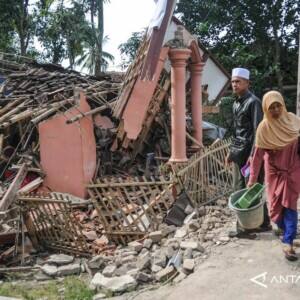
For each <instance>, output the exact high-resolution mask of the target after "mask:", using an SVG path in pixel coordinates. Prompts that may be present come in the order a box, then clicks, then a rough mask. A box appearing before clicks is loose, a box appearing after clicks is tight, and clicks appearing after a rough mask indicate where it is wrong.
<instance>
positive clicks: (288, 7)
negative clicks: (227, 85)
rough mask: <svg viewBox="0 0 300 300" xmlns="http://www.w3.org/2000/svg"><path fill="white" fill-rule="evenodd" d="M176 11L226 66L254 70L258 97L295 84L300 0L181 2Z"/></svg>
mask: <svg viewBox="0 0 300 300" xmlns="http://www.w3.org/2000/svg"><path fill="white" fill-rule="evenodd" d="M177 12H178V13H179V14H180V16H181V20H182V21H183V23H184V24H185V25H186V26H187V28H188V29H189V30H190V31H191V32H192V33H193V34H196V35H198V37H199V38H200V40H201V42H203V43H204V45H206V47H208V48H209V49H210V50H211V51H212V53H213V54H215V56H216V57H217V59H218V60H219V61H220V62H221V63H222V64H223V65H224V66H225V68H226V69H228V70H231V69H232V68H233V67H237V66H245V67H247V68H249V69H250V71H251V74H252V76H251V78H252V87H253V89H254V90H255V92H256V94H258V96H260V97H261V96H262V94H263V92H264V90H265V89H269V88H274V87H277V88H278V89H279V90H283V85H289V84H295V83H296V76H297V64H296V63H295V62H296V61H297V45H298V36H299V35H298V33H299V24H300V23H299V22H300V7H299V3H298V2H297V1H294V0H284V1H279V0H273V1H270V0H241V1H233V0H216V1H208V0H204V1H203V0H180V1H179V3H178V6H177ZM293 62H294V63H293Z"/></svg>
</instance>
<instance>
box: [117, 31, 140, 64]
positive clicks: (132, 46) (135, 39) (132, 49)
mask: <svg viewBox="0 0 300 300" xmlns="http://www.w3.org/2000/svg"><path fill="white" fill-rule="evenodd" d="M144 35H145V30H143V31H141V32H133V33H132V36H131V37H130V38H129V39H128V40H127V41H126V42H125V43H122V44H121V45H120V46H119V50H120V52H121V57H122V69H126V68H127V67H128V66H129V65H130V63H131V62H132V61H133V60H134V58H135V56H136V52H137V50H138V48H139V46H140V44H141V42H142V40H143V37H144Z"/></svg>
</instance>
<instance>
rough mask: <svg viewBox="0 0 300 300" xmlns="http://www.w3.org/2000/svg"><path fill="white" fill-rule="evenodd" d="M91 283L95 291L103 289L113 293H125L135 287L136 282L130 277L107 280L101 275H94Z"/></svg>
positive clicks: (124, 276)
mask: <svg viewBox="0 0 300 300" xmlns="http://www.w3.org/2000/svg"><path fill="white" fill-rule="evenodd" d="M91 283H92V285H94V286H95V287H96V288H97V289H105V290H109V291H112V292H114V293H116V292H125V291H126V290H128V289H132V288H134V287H136V285H137V282H136V280H135V279H134V278H133V277H132V276H130V275H123V276H119V277H112V278H107V277H105V276H103V275H102V274H101V273H96V274H95V276H94V278H93V279H92V282H91Z"/></svg>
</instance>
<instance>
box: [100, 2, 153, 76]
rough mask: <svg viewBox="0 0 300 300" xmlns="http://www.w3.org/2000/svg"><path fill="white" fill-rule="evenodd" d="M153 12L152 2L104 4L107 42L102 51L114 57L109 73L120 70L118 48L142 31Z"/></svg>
mask: <svg viewBox="0 0 300 300" xmlns="http://www.w3.org/2000/svg"><path fill="white" fill-rule="evenodd" d="M154 11H155V2H154V0H110V3H106V4H104V36H106V35H107V36H108V38H109V40H108V42H106V43H105V44H104V45H103V50H104V51H106V52H108V53H110V54H112V55H113V56H114V57H115V61H114V64H110V66H109V68H108V70H109V71H118V70H120V63H121V54H120V51H119V50H118V46H119V45H120V44H122V43H124V42H126V41H127V40H128V39H129V38H130V37H131V34H132V33H133V32H136V31H142V30H143V29H144V28H145V27H148V24H149V22H150V20H151V18H152V16H153V14H154Z"/></svg>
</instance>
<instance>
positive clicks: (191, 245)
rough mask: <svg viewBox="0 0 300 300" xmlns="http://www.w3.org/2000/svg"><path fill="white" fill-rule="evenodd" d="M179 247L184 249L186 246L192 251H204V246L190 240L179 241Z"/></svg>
mask: <svg viewBox="0 0 300 300" xmlns="http://www.w3.org/2000/svg"><path fill="white" fill-rule="evenodd" d="M180 248H181V249H183V250H185V249H188V248H191V249H192V250H194V251H199V252H204V251H205V250H204V248H203V247H202V246H201V245H200V244H199V243H198V242H196V241H193V240H190V241H183V242H181V243H180Z"/></svg>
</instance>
